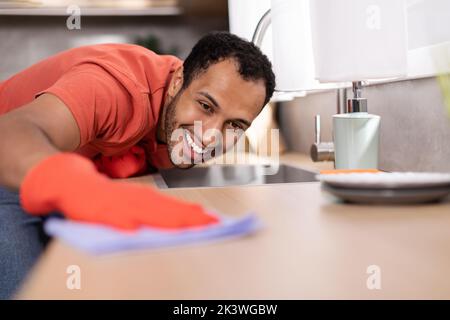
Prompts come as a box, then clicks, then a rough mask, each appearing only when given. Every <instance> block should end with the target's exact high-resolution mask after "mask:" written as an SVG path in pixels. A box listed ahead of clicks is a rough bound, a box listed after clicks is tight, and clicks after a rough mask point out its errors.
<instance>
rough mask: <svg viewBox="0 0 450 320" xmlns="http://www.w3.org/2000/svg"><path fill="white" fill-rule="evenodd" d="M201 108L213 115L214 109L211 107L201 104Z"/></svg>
mask: <svg viewBox="0 0 450 320" xmlns="http://www.w3.org/2000/svg"><path fill="white" fill-rule="evenodd" d="M199 103H200V106H201V107H202V108H203V110H205V111H206V112H208V113H212V112H213V108H211V107H210V106H209V105H207V104H206V103H203V102H199Z"/></svg>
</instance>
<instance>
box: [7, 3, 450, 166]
mask: <svg viewBox="0 0 450 320" xmlns="http://www.w3.org/2000/svg"><path fill="white" fill-rule="evenodd" d="M336 1H348V0H336ZM353 1H354V0H353ZM243 3H245V5H242V4H243ZM69 4H77V5H79V6H80V7H81V10H82V11H81V17H82V18H81V29H79V30H77V29H75V30H69V29H68V28H67V27H66V20H67V17H68V16H69V14H68V13H67V12H66V8H67V6H68V5H69ZM407 6H408V11H407V19H408V26H407V31H408V77H407V78H404V79H397V80H395V81H381V82H375V83H369V85H368V86H367V87H366V88H365V89H364V96H365V97H366V98H368V102H369V112H370V113H373V114H377V115H380V116H381V119H382V122H381V123H382V124H381V136H380V139H381V140H380V169H383V170H392V171H407V170H414V171H450V113H449V111H448V110H447V108H450V106H446V104H445V102H444V97H445V95H444V93H443V88H444V86H443V85H442V83H443V82H441V84H440V83H439V81H438V79H441V80H442V79H447V80H448V77H449V72H450V49H449V48H450V1H448V0H407ZM237 7H239V8H238V9H236V8H237ZM233 8H234V9H233ZM268 8H270V0H229V1H227V0H214V1H212V0H211V1H207V0H126V1H120V0H83V1H76V0H73V1H64V0H29V1H25V0H23V1H19V0H15V1H14V0H11V1H4V0H3V1H1V0H0V40H1V41H0V53H1V59H0V79H1V80H3V79H6V78H7V77H9V76H10V75H12V74H14V73H15V72H17V71H20V70H21V69H24V68H26V67H28V66H30V65H31V64H33V63H35V62H37V61H39V60H40V59H43V58H45V57H48V56H50V55H52V54H54V53H57V52H59V51H62V50H65V49H68V48H72V47H76V46H81V45H86V44H95V43H104V42H123V43H138V44H141V45H144V46H146V47H148V48H150V49H152V50H154V51H156V52H158V53H169V54H175V55H177V56H178V57H180V58H182V59H183V58H185V57H186V56H187V54H188V53H189V51H190V49H191V47H192V46H193V45H194V44H195V42H196V41H197V40H198V39H199V38H200V37H201V36H202V35H204V34H205V33H207V32H209V31H212V30H230V27H231V31H232V32H236V33H238V34H239V35H240V36H244V37H246V38H248V39H249V40H251V37H252V34H253V31H254V30H255V28H256V25H257V23H258V21H259V19H260V18H261V16H262V14H263V13H264V12H266V10H267V9H268ZM236 10H237V11H236ZM242 26H244V29H245V30H244V31H242V30H243V29H242ZM233 28H234V30H233ZM269 28H270V27H269ZM272 36H275V35H272V34H271V32H270V30H269V32H268V33H267V37H266V38H269V37H272ZM340 36H341V37H343V38H345V36H346V35H344V34H343V35H340ZM265 41H266V42H267V41H269V42H271V40H270V39H269V40H267V39H266V40H265ZM264 47H266V49H267V47H270V46H267V45H265V46H263V48H264ZM267 50H268V51H271V49H270V48H269V49H267ZM386 50H389V48H386ZM436 52H438V55H440V56H439V57H438V60H439V59H440V60H439V61H442V54H443V55H444V60H445V59H447V60H446V63H447V65H444V66H443V67H442V65H439V66H438V67H437V66H436V65H434V64H433V59H434V58H435V56H436ZM267 53H268V55H269V57H271V55H270V54H271V52H267ZM433 56H434V58H433ZM444 62H445V61H444ZM292 72H295V70H293V71H292ZM439 77H440V78H439ZM442 77H444V78H442ZM340 86H341V87H342V84H341V85H340ZM338 87H339V85H337V86H335V87H334V86H332V85H331V86H329V87H320V88H316V89H314V90H308V91H305V92H301V93H300V94H297V96H291V97H289V98H287V99H277V101H276V102H274V103H272V106H273V108H272V109H267V112H265V113H264V114H262V115H261V117H260V119H258V121H257V122H256V123H255V126H254V128H256V130H255V129H254V130H253V132H250V133H249V136H250V138H251V140H252V141H253V143H257V142H255V140H257V139H258V138H255V137H257V136H261V135H263V131H264V130H267V128H274V127H278V126H279V128H280V129H281V134H282V139H283V140H282V141H283V146H282V148H281V150H282V151H283V152H299V153H304V154H309V151H310V147H311V144H312V143H313V142H314V116H315V115H316V114H319V115H321V119H322V140H323V141H332V128H331V116H332V115H333V114H336V101H337V88H338ZM344 87H346V86H345V85H344ZM347 88H348V84H347ZM346 90H347V91H348V96H349V97H350V95H351V92H350V89H346ZM283 100H284V101H283ZM275 106H276V108H275Z"/></svg>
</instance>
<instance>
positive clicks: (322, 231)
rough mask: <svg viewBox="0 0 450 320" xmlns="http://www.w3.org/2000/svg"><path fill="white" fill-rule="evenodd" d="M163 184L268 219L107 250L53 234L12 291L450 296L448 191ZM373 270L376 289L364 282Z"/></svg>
mask: <svg viewBox="0 0 450 320" xmlns="http://www.w3.org/2000/svg"><path fill="white" fill-rule="evenodd" d="M294 158H295V157H294ZM146 179H147V180H146ZM146 181H147V182H148V183H151V178H149V177H147V178H140V179H138V181H137V182H140V183H146ZM164 192H165V193H168V194H172V195H174V196H176V197H179V198H182V199H187V200H190V201H197V202H199V203H202V204H203V205H205V206H207V207H210V208H214V209H216V210H219V211H221V212H223V213H225V214H228V215H230V216H239V215H242V214H244V213H246V212H249V211H253V212H256V213H257V215H258V216H259V217H260V219H261V221H262V222H263V224H264V227H263V229H261V230H260V231H259V232H257V233H256V234H254V235H251V236H247V237H244V238H239V239H233V240H227V241H219V242H215V243H204V244H197V245H189V246H184V247H177V248H171V249H159V250H140V251H133V252H127V253H120V254H114V255H106V256H91V255H88V254H86V253H83V252H80V251H78V250H76V249H74V248H72V247H69V246H68V245H66V244H64V243H62V242H60V241H52V242H51V244H50V245H49V247H48V249H47V250H46V252H45V253H44V255H43V256H42V258H41V259H40V261H39V263H38V264H37V266H36V267H35V268H34V270H33V272H32V273H31V275H30V277H29V278H28V280H27V281H26V283H25V285H24V286H23V288H22V290H21V291H20V292H19V294H18V298H25V299H103V298H105V299H110V298H111V299H116V298H117V299H304V298H307V299H311V298H332V299H344V298H352V299H385V298H386V299H393V298H405V299H409V298H425V299H430V298H445V299H449V298H450V276H448V270H450V201H449V200H446V201H444V202H442V203H437V204H428V205H414V206H365V205H350V204H343V203H339V202H337V201H336V199H334V198H332V197H331V196H329V195H328V194H326V193H324V192H323V191H322V190H321V189H320V184H319V183H317V182H310V183H291V184H276V185H262V186H240V187H227V188H203V189H167V190H164ZM70 265H77V266H79V267H80V270H81V289H80V290H76V289H75V290H70V289H68V288H67V286H66V281H67V278H68V276H69V275H68V274H67V273H66V271H67V267H68V266H70ZM371 268H375V269H371ZM373 270H376V271H375V273H368V271H369V272H373ZM374 276H376V277H377V278H376V283H377V284H380V285H381V287H380V288H379V289H376V288H375V289H369V288H368V285H367V283H368V280H369V284H373V283H374V282H373V281H374V278H373V277H374ZM378 280H379V282H377V281H378ZM369 287H370V286H369Z"/></svg>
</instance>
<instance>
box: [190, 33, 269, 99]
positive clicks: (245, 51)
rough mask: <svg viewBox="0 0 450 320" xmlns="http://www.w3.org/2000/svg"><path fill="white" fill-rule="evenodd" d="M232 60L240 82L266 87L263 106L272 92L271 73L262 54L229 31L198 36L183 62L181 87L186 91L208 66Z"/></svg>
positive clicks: (251, 44) (254, 46) (266, 59)
mask: <svg viewBox="0 0 450 320" xmlns="http://www.w3.org/2000/svg"><path fill="white" fill-rule="evenodd" d="M228 58H233V59H235V61H236V62H237V64H238V71H239V74H240V75H241V76H242V78H243V79H244V80H253V81H257V80H263V81H264V84H265V87H266V98H265V101H264V105H265V104H266V103H267V102H269V100H270V98H271V97H272V94H273V91H274V90H275V74H274V73H273V71H272V64H271V63H270V61H269V59H268V58H267V56H266V55H265V54H263V53H262V52H261V50H260V49H259V48H258V47H257V46H256V45H254V44H253V43H252V42H249V41H247V40H245V39H242V38H240V37H238V36H236V35H234V34H231V33H229V32H222V31H221V32H218V31H216V32H211V33H208V34H207V35H205V36H204V37H202V38H201V39H200V40H199V41H198V42H197V43H196V44H195V46H194V47H193V48H192V51H191V53H190V54H189V55H188V57H187V58H186V60H184V63H183V68H184V71H183V88H184V89H185V88H187V87H188V86H189V84H190V83H191V82H192V80H193V79H195V77H197V76H198V75H199V74H201V73H202V72H204V71H206V70H207V69H208V67H209V66H211V65H213V64H215V63H218V62H220V61H222V60H225V59H228Z"/></svg>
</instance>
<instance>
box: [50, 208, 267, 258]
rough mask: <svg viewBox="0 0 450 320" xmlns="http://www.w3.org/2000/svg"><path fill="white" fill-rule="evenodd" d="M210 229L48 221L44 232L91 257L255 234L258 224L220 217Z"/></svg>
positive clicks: (249, 219)
mask: <svg viewBox="0 0 450 320" xmlns="http://www.w3.org/2000/svg"><path fill="white" fill-rule="evenodd" d="M220 220H221V221H220V222H219V223H218V224H214V225H211V226H205V227H195V228H186V229H182V230H181V229H180V230H163V229H157V228H150V227H142V228H141V229H138V230H137V231H135V232H121V231H118V230H117V229H113V228H110V227H107V226H104V225H98V224H91V223H81V222H75V221H70V220H65V219H58V218H50V219H48V220H47V221H46V223H45V226H44V229H45V232H46V233H47V234H48V235H50V236H53V237H56V238H59V239H61V240H62V241H64V242H66V243H68V244H70V245H72V246H74V247H76V248H78V249H81V250H84V251H87V252H89V253H93V254H105V253H113V252H119V251H124V250H132V249H151V248H161V247H170V246H177V245H184V244H191V243H197V242H205V241H211V240H218V239H223V238H231V237H238V236H244V235H247V234H250V233H253V232H255V231H256V230H258V229H259V228H260V227H261V224H260V222H259V220H258V218H257V217H256V215H255V214H253V213H250V214H247V215H245V216H243V217H240V218H228V217H220Z"/></svg>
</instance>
